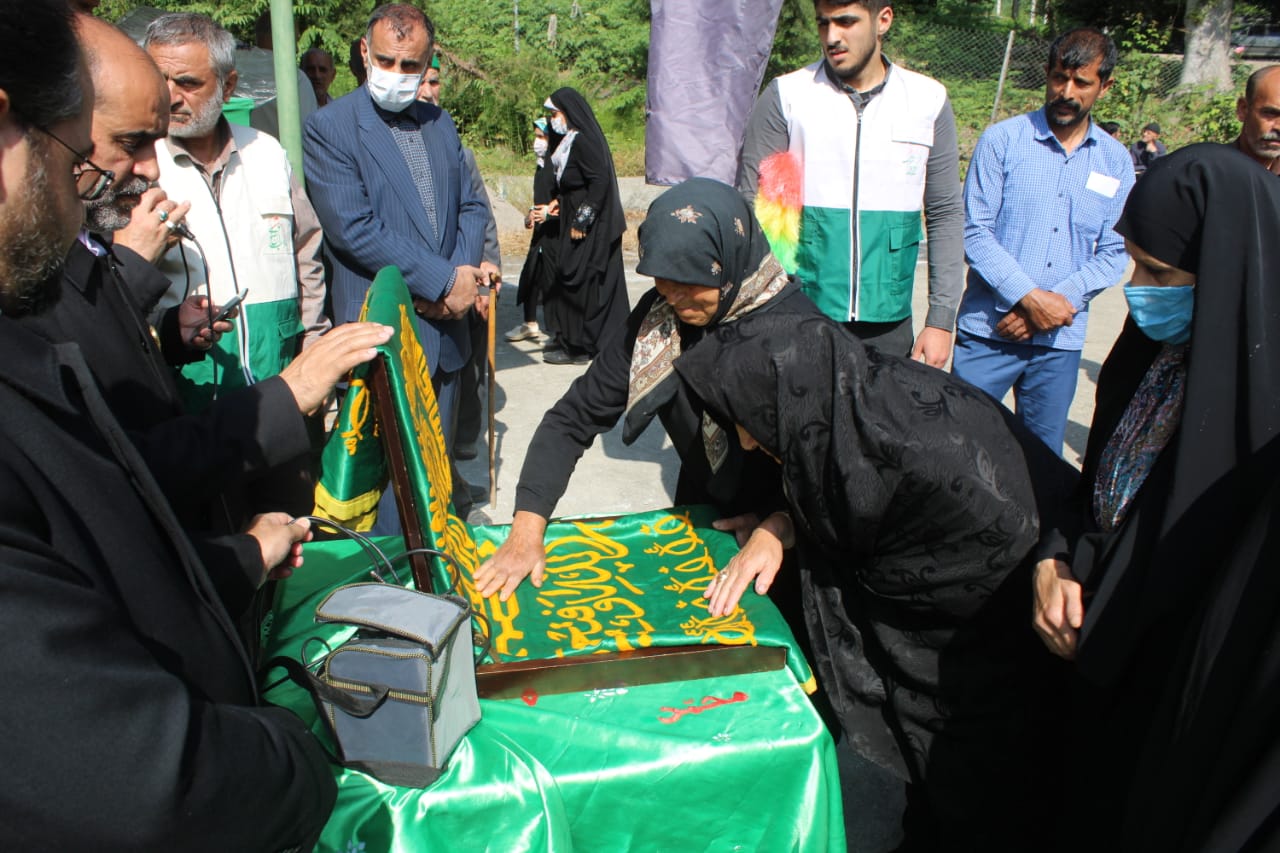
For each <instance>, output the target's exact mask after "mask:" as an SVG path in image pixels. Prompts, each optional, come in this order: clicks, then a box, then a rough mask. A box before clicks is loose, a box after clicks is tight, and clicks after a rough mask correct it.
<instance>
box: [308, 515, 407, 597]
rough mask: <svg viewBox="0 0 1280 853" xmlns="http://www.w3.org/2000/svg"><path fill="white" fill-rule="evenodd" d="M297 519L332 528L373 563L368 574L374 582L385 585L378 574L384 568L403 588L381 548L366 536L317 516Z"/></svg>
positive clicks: (384, 580)
mask: <svg viewBox="0 0 1280 853" xmlns="http://www.w3.org/2000/svg"><path fill="white" fill-rule="evenodd" d="M298 518H305V519H307V520H308V521H310V522H311V523H312V524H313V525H315V526H316V527H329V528H332V529H333V530H336V531H337V532H338V533H341V534H342V535H343V536H346V537H347V538H348V539H350V540H352V541H353V542H355V543H356V544H357V545H359V546H360V547H361V548H362V549H364V553H365V556H367V557H369V558H370V560H371V561H372V563H373V568H371V569H370V570H369V574H370V575H372V576H373V579H374V580H376V581H378V582H379V583H387V579H386V578H384V577H383V576H382V575H380V574H378V569H379V568H385V569H386V570H387V571H388V572H389V573H390V574H391V577H392V579H393V580H394V581H395V583H396V586H404V584H402V583H401V582H400V576H399V575H397V574H396V570H395V567H394V566H392V565H391V561H390V560H388V559H387V555H386V554H385V553H383V551H382V549H381V548H379V547H378V546H377V545H374V544H373V542H372V541H371V540H370V539H369V537H368V536H365V535H364V534H361V533H357V532H356V531H354V530H352V529H351V528H349V527H343V526H342V525H341V524H338V523H337V522H336V521H331V520H330V519H327V518H321V517H320V516H318V515H300V516H298Z"/></svg>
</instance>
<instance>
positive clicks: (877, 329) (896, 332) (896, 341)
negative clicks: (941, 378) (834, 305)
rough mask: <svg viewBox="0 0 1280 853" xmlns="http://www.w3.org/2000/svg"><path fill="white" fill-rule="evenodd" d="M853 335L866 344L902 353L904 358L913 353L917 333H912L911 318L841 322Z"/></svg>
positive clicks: (892, 352)
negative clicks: (888, 320) (912, 348)
mask: <svg viewBox="0 0 1280 853" xmlns="http://www.w3.org/2000/svg"><path fill="white" fill-rule="evenodd" d="M840 325H842V326H844V327H845V328H846V329H848V330H849V331H851V332H853V336H854V337H855V338H857V339H858V340H860V341H862V342H863V343H864V344H868V345H870V346H873V347H875V348H876V349H878V350H880V351H881V352H884V353H888V354H889V355H900V356H903V357H904V358H905V357H906V356H909V355H911V345H912V344H914V343H915V335H913V334H912V333H911V318H910V317H907V318H906V319H905V320H895V321H893V322H891V323H866V322H863V321H861V320H850V321H849V322H847V323H841V324H840Z"/></svg>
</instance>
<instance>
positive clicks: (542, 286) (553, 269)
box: [516, 133, 561, 317]
mask: <svg viewBox="0 0 1280 853" xmlns="http://www.w3.org/2000/svg"><path fill="white" fill-rule="evenodd" d="M560 139H561V137H560V135H559V134H557V133H548V134H547V153H546V156H545V157H544V158H543V162H542V163H541V164H540V165H539V166H538V168H537V170H536V171H535V172H534V173H533V203H534V204H536V205H544V204H548V203H550V201H551V200H552V199H553V198H555V197H556V173H555V169H554V168H553V167H552V165H551V155H552V153H553V152H554V151H555V148H556V146H557V145H559V144H560ZM559 276H560V217H558V216H552V217H548V218H547V219H545V220H543V221H542V222H539V223H537V224H535V225H534V226H533V234H532V235H531V236H530V238H529V252H528V254H527V255H525V259H524V266H523V267H522V268H521V269H520V286H519V289H518V290H517V291H516V304H517V305H524V304H525V303H526V302H532V303H533V304H534V305H536V304H537V303H538V301H540V300H541V299H542V296H543V294H545V293H546V292H547V289H548V288H550V287H551V286H552V285H553V284H554V283H555V280H556V279H557V278H558V277H559ZM534 305H531V306H529V307H528V308H526V309H525V316H526V317H531V316H533V312H534Z"/></svg>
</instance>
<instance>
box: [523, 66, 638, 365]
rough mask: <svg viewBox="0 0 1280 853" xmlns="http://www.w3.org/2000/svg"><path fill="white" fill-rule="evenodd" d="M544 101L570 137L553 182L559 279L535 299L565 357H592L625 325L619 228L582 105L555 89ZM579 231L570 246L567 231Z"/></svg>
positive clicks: (619, 216) (606, 168)
mask: <svg viewBox="0 0 1280 853" xmlns="http://www.w3.org/2000/svg"><path fill="white" fill-rule="evenodd" d="M551 101H552V103H554V104H555V105H556V106H557V107H559V108H560V111H561V112H563V113H564V114H565V119H566V121H567V122H568V124H569V127H570V128H571V129H573V130H576V131H577V133H576V135H574V136H573V137H572V139H570V138H569V137H566V138H565V140H564V141H562V142H561V143H560V146H561V147H563V146H565V145H569V153H568V160H567V161H566V163H565V166H564V169H563V171H562V172H561V173H560V175H559V177H558V183H557V196H558V198H559V199H560V247H559V248H560V256H559V262H560V275H559V276H558V277H557V279H556V280H555V281H554V282H553V283H552V284H551V286H550V287H548V289H547V291H546V294H545V296H544V297H543V316H544V318H545V320H546V324H547V329H548V331H549V332H551V333H552V334H553V335H556V336H558V337H559V338H560V341H561V342H562V343H563V344H565V345H566V348H567V349H568V350H569V351H570V352H572V353H586V354H588V355H592V356H594V355H595V354H596V353H597V352H599V350H600V347H601V345H602V343H603V342H604V340H605V338H606V336H607V335H609V334H610V333H611V332H614V331H620V330H621V329H622V327H623V326H624V325H625V324H626V321H627V313H628V311H629V305H628V301H627V282H626V275H625V272H624V270H623V266H622V233H623V232H624V231H626V229H627V222H626V217H625V215H624V213H623V210H622V200H621V197H620V195H619V193H618V179H617V176H616V175H615V174H614V170H613V155H612V153H610V151H609V143H608V141H607V140H606V139H605V137H604V132H603V131H602V130H601V129H600V125H599V123H598V122H597V121H596V118H595V114H594V113H592V111H591V107H590V106H589V105H588V104H587V101H586V99H585V98H583V97H582V95H580V94H579V93H578V92H577V91H576V90H574V89H570V88H563V89H558V90H556V92H555V93H554V94H553V95H552V96H551ZM574 229H577V230H579V231H583V232H586V236H585V237H582V238H581V239H574V238H573V236H572V233H571V232H572V231H573V230H574Z"/></svg>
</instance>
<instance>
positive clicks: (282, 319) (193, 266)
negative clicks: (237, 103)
mask: <svg viewBox="0 0 1280 853" xmlns="http://www.w3.org/2000/svg"><path fill="white" fill-rule="evenodd" d="M143 47H144V48H145V49H146V51H147V53H148V54H150V55H151V58H152V59H153V60H155V63H156V65H157V66H158V67H159V68H160V71H161V72H162V73H163V74H164V77H165V80H166V81H168V84H169V101H170V104H169V119H170V121H169V136H168V138H167V139H163V140H160V141H159V142H157V143H156V159H157V161H158V162H159V165H160V187H161V188H162V189H163V190H164V191H165V192H166V193H167V194H168V196H169V198H171V199H175V200H185V201H188V202H190V203H191V209H190V211H189V212H188V213H187V215H186V225H187V227H188V228H189V229H190V231H191V233H192V234H194V236H195V240H190V239H183V240H181V241H179V242H178V243H177V244H176V245H174V246H173V247H171V248H170V249H169V250H168V251H167V252H165V254H164V255H163V256H162V257H161V259H160V261H159V262H158V264H157V266H159V268H160V270H161V272H163V273H164V274H165V275H166V276H168V278H169V280H170V281H171V282H172V286H171V287H170V289H169V291H168V293H166V294H165V296H164V297H162V298H161V300H160V305H159V307H160V309H162V310H163V309H167V308H169V307H170V306H171V305H176V304H178V303H180V302H182V301H183V299H184V298H185V297H186V296H188V295H192V294H196V293H199V292H203V291H204V290H205V288H206V286H207V287H208V295H209V296H210V298H211V299H212V300H213V302H214V303H215V304H217V305H225V304H226V303H228V302H229V301H231V300H232V299H233V298H235V297H242V298H243V303H242V304H241V307H240V319H239V321H238V322H237V323H236V329H235V333H234V334H228V335H224V336H223V338H222V340H221V341H219V343H218V345H217V347H216V348H215V350H214V352H213V353H212V355H211V357H209V358H205V359H203V360H201V361H198V362H194V363H192V364H189V365H186V366H184V367H183V368H182V370H181V375H180V376H179V377H178V384H179V386H180V389H181V391H182V394H183V399H184V402H185V403H186V405H187V408H188V409H191V410H196V411H199V410H202V409H203V408H204V407H205V406H207V405H208V404H209V402H210V401H211V400H212V399H214V397H216V396H217V393H218V390H219V389H230V388H237V387H242V386H245V385H252V384H254V383H255V382H256V381H258V380H260V379H265V378H267V377H269V376H274V375H276V374H277V373H279V372H280V371H281V370H282V369H283V368H284V367H285V365H287V364H288V363H289V362H290V361H291V360H292V359H293V357H294V355H296V354H297V353H298V351H299V349H300V344H302V341H303V338H304V336H305V339H306V341H307V342H310V341H312V340H314V339H315V338H317V337H319V335H320V334H322V333H323V332H324V331H325V330H326V329H328V328H329V321H328V319H327V318H326V317H325V316H324V290H325V286H324V270H323V267H322V265H321V263H320V243H321V239H322V236H323V235H322V234H321V231H320V223H319V220H318V219H317V218H316V215H315V211H314V210H313V209H312V207H311V204H310V202H309V201H308V200H307V197H306V195H305V194H304V193H303V192H302V188H301V187H300V186H299V184H298V182H297V180H296V179H295V178H294V177H293V174H292V171H291V169H290V167H289V161H288V158H287V157H286V156H285V152H284V149H283V148H282V147H281V146H280V143H279V142H277V141H276V140H275V139H274V138H272V137H271V136H269V135H268V134H265V133H261V132H259V131H257V130H253V129H252V128H248V127H241V126H238V125H237V126H233V125H231V124H229V123H228V122H227V120H226V119H225V118H224V117H223V116H222V104H223V103H224V102H225V101H226V100H227V99H229V98H230V97H231V95H232V94H233V93H234V92H235V88H236V81H237V76H236V70H235V39H234V38H233V37H232V36H231V34H230V33H228V32H227V31H226V30H224V29H222V28H221V27H219V26H218V25H217V24H215V23H214V22H213V20H212V19H210V18H208V17H207V16H205V15H197V14H189V13H177V14H169V15H162V16H161V17H159V18H157V19H156V20H155V21H153V22H152V23H151V25H150V26H149V27H148V28H147V33H146V36H145V38H144V40H143Z"/></svg>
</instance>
